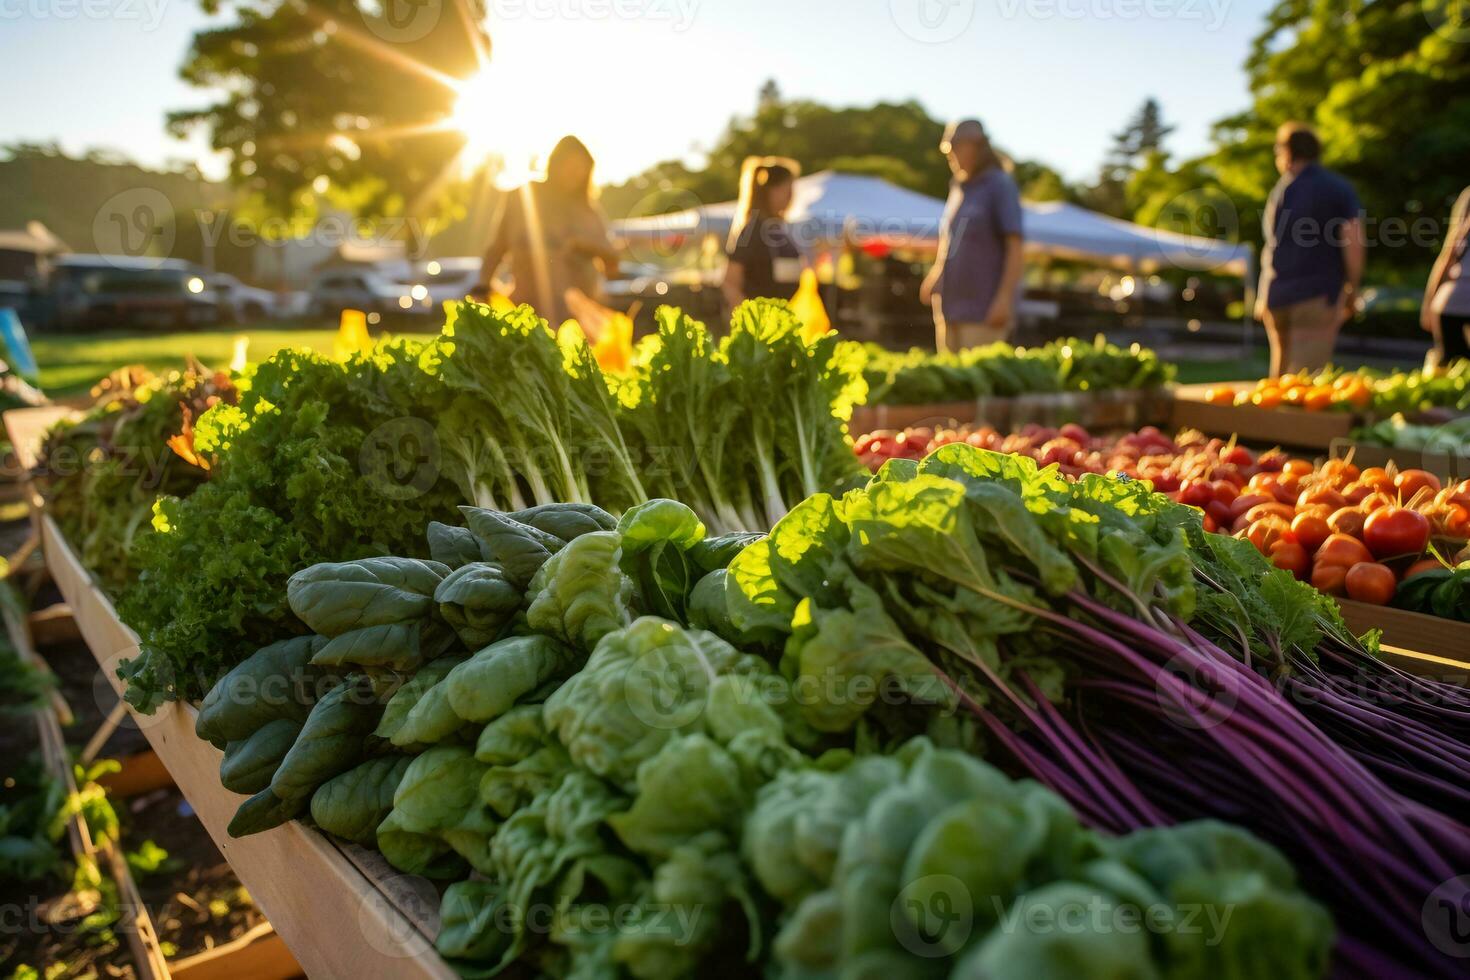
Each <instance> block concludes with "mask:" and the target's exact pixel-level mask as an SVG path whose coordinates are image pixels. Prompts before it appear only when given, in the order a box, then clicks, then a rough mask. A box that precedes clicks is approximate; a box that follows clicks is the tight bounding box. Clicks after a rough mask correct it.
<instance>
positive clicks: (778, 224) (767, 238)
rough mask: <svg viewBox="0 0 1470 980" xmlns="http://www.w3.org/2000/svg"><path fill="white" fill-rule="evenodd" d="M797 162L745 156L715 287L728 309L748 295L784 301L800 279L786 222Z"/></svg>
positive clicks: (799, 261) (798, 255)
mask: <svg viewBox="0 0 1470 980" xmlns="http://www.w3.org/2000/svg"><path fill="white" fill-rule="evenodd" d="M800 175H801V167H800V166H798V165H797V163H796V161H794V160H787V159H785V158H782V157H747V158H746V159H745V162H744V163H743V164H742V165H741V167H740V199H739V201H738V202H737V203H736V205H735V217H734V220H733V221H732V223H731V225H730V236H729V238H728V239H726V242H725V255H726V257H727V258H728V260H729V261H728V262H726V264H725V279H724V281H723V282H722V283H721V284H720V292H721V293H722V294H723V295H724V297H725V302H726V303H727V304H728V305H729V307H730V309H732V310H733V309H734V308H735V307H737V306H739V305H740V304H741V303H743V302H745V301H746V300H748V299H762V298H765V299H786V300H789V299H790V298H791V296H792V294H793V293H795V292H796V287H797V284H798V282H799V281H800V279H801V270H802V267H803V263H802V257H801V250H800V249H798V248H797V247H796V241H795V240H794V239H793V238H792V237H791V228H790V226H788V225H787V224H786V211H787V209H788V208H790V207H791V197H792V193H793V192H794V191H795V189H796V178H797V177H799V176H800Z"/></svg>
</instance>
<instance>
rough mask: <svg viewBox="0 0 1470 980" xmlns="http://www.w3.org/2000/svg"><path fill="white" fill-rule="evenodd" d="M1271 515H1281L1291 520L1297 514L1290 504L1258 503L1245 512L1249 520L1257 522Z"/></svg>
mask: <svg viewBox="0 0 1470 980" xmlns="http://www.w3.org/2000/svg"><path fill="white" fill-rule="evenodd" d="M1269 515H1275V516H1276V517H1280V518H1283V519H1285V520H1287V521H1290V520H1291V519H1292V518H1294V517H1295V516H1296V511H1295V510H1294V509H1292V506H1291V505H1290V504H1279V503H1273V504H1256V505H1255V506H1254V507H1252V508H1251V509H1250V510H1248V511H1246V512H1245V519H1246V520H1247V521H1251V522H1255V521H1259V520H1260V519H1261V518H1263V517H1266V516H1269Z"/></svg>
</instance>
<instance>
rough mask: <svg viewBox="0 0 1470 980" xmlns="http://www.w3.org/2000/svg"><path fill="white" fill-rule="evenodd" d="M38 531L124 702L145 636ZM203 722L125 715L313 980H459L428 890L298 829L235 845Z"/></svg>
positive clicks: (49, 524) (179, 709)
mask: <svg viewBox="0 0 1470 980" xmlns="http://www.w3.org/2000/svg"><path fill="white" fill-rule="evenodd" d="M41 530H42V543H43V546H44V548H45V554H46V564H47V567H48V568H49V569H50V570H51V575H52V577H53V578H54V579H55V581H56V585H57V588H58V589H59V590H60V591H61V593H62V595H63V596H65V597H66V600H67V602H68V603H69V604H70V605H71V609H72V613H73V615H75V617H76V621H77V626H78V628H79V630H80V631H81V634H82V637H83V638H84V639H85V640H86V641H87V644H88V645H89V646H90V647H91V648H92V655H93V656H94V657H95V658H96V660H97V664H98V666H99V667H100V668H101V669H102V671H103V673H104V674H105V675H106V677H107V680H108V682H109V683H110V684H112V686H113V688H114V689H115V690H117V691H118V692H119V693H121V690H122V687H123V684H122V682H121V681H120V680H119V679H118V677H117V674H116V667H117V663H118V661H120V660H122V659H125V658H128V657H132V656H136V654H137V651H138V637H137V635H136V634H135V633H133V631H132V630H131V629H129V628H128V627H127V626H126V625H125V624H124V623H123V622H122V621H121V620H120V619H118V617H117V612H116V610H115V609H114V608H113V605H112V603H111V602H110V601H109V600H108V598H107V596H106V595H104V594H103V593H102V591H101V590H100V589H98V588H97V587H96V585H95V583H94V582H93V580H92V578H91V576H90V575H89V574H88V573H87V571H86V569H85V568H83V567H82V565H81V563H80V562H79V561H78V560H77V557H76V555H75V554H74V553H73V551H72V549H71V546H70V545H69V544H68V543H67V542H66V540H65V539H64V538H63V537H62V536H61V534H60V532H59V530H58V529H57V527H56V524H55V522H54V521H53V520H52V519H51V518H50V517H49V516H43V517H42V518H41ZM196 714H197V712H196V711H195V709H194V708H193V706H192V705H187V704H178V703H170V704H167V705H165V706H164V707H162V708H160V709H159V710H158V711H157V712H156V713H155V714H153V715H138V714H136V713H130V715H131V717H132V718H133V720H134V721H135V722H136V723H137V725H138V727H139V729H140V730H141V731H142V732H143V734H144V735H145V736H146V737H147V739H148V742H149V744H150V745H152V746H153V750H154V751H155V752H156V753H157V754H158V757H159V759H160V760H162V762H163V764H164V765H165V766H166V767H167V768H168V771H169V773H170V774H171V775H172V776H173V779H174V782H175V783H176V784H177V785H178V787H179V790H180V792H182V793H183V795H184V798H185V799H187V800H188V801H189V805H190V806H192V807H193V808H194V811H195V813H196V814H197V815H198V817H199V820H200V822H201V823H203V824H204V827H205V829H206V830H207V831H208V832H209V836H210V837H211V838H213V840H214V843H215V845H216V846H217V847H218V848H219V849H220V853H221V854H223V855H224V857H225V859H226V860H227V861H229V863H230V866H231V867H232V868H234V870H235V873H236V874H237V875H238V876H239V878H240V881H241V883H242V884H244V886H245V887H246V889H247V890H248V891H249V892H250V894H251V896H252V898H254V900H255V901H256V902H257V903H258V904H259V906H260V909H261V911H262V912H264V913H265V915H266V917H267V918H269V919H270V921H271V924H272V925H273V926H274V927H275V929H276V931H277V932H278V933H279V934H280V936H281V938H282V939H284V940H285V942H286V945H287V946H288V947H289V949H290V951H291V953H292V954H293V955H294V956H295V958H296V960H297V961H298V962H299V963H300V965H301V968H302V969H303V970H304V971H305V972H306V973H307V975H309V976H313V977H346V978H364V980H365V978H368V977H373V978H376V977H395V978H434V980H453V978H454V977H455V973H454V971H452V970H451V969H450V968H449V967H448V966H447V965H446V964H445V963H444V961H443V960H441V959H440V958H439V956H438V955H437V954H436V953H435V952H434V948H433V937H434V936H435V935H436V934H437V932H438V895H437V893H436V892H435V890H434V888H433V886H431V885H430V884H429V883H428V882H427V881H425V880H424V879H422V878H415V877H413V876H409V875H403V874H400V873H398V872H396V871H395V870H394V869H392V868H391V867H390V866H389V865H388V864H387V863H386V862H385V861H384V860H383V858H382V856H381V855H379V854H377V853H375V852H373V851H368V850H366V849H365V848H361V847H358V846H356V845H352V844H345V843H343V842H339V841H335V840H331V839H329V838H327V837H325V836H324V835H322V834H319V833H317V832H316V831H314V830H312V829H310V828H308V827H307V826H305V825H304V824H302V823H300V822H296V821H293V822H291V823H289V824H286V825H285V826H283V827H278V828H276V829H275V830H271V831H267V832H266V833H263V834H256V835H254V836H251V837H245V838H241V839H238V840H237V839H235V838H232V837H230V836H229V834H228V833H227V832H226V830H225V828H226V826H227V825H228V824H229V822H230V818H231V817H233V816H234V814H235V809H236V808H237V807H238V806H239V805H240V803H241V802H242V801H243V800H244V797H241V796H237V795H235V794H233V793H231V792H229V791H228V790H226V789H225V788H224V787H222V786H221V785H220V782H219V764H220V759H221V755H222V754H221V752H220V751H219V750H218V749H216V748H215V747H214V746H213V745H210V744H209V743H208V742H204V741H201V740H200V739H198V738H196V737H195V735H194V719H195V717H196Z"/></svg>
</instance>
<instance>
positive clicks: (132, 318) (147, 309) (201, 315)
mask: <svg viewBox="0 0 1470 980" xmlns="http://www.w3.org/2000/svg"><path fill="white" fill-rule="evenodd" d="M208 277H209V273H208V272H207V271H206V270H205V269H203V268H202V267H200V266H197V265H194V264H192V263H189V262H185V261H183V260H181V259H153V258H146V257H133V256H126V255H61V256H57V257H56V258H55V259H54V260H53V262H52V265H51V269H50V271H49V273H48V274H47V276H46V279H45V280H44V281H43V282H42V283H41V284H40V287H39V290H38V296H37V303H36V306H37V307H38V309H39V311H40V320H41V322H42V323H43V324H44V325H45V326H48V327H50V328H51V329H55V330H89V329H113V328H116V329H135V328H139V327H156V328H175V329H184V328H189V327H203V326H211V325H213V324H216V323H218V322H219V321H220V319H221V309H220V302H219V297H218V294H217V293H216V291H215V290H214V289H213V287H211V286H210V284H209V281H208Z"/></svg>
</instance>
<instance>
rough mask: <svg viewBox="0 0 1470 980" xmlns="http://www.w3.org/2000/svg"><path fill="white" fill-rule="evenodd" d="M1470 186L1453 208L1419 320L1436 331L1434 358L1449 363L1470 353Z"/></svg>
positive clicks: (1425, 290)
mask: <svg viewBox="0 0 1470 980" xmlns="http://www.w3.org/2000/svg"><path fill="white" fill-rule="evenodd" d="M1467 253H1470V187H1467V188H1465V190H1464V191H1462V192H1461V193H1460V199H1459V200H1458V201H1456V202H1455V208H1454V210H1453V211H1452V212H1450V226H1449V230H1448V232H1447V233H1446V234H1445V237H1444V249H1443V250H1442V251H1441V252H1440V253H1439V258H1438V259H1436V260H1435V263H1434V268H1433V269H1432V270H1431V271H1430V273H1429V283H1428V285H1427V286H1426V287H1425V289H1424V305H1423V306H1422V307H1421V308H1420V310H1419V323H1420V325H1421V326H1423V327H1424V329H1425V330H1428V331H1429V332H1430V333H1431V334H1433V335H1434V354H1433V357H1434V360H1435V361H1436V362H1438V363H1439V364H1448V363H1449V362H1450V361H1453V360H1455V359H1456V358H1460V357H1470V257H1467Z"/></svg>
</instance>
